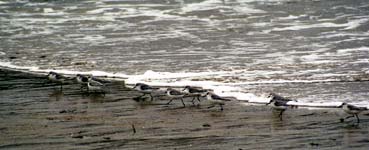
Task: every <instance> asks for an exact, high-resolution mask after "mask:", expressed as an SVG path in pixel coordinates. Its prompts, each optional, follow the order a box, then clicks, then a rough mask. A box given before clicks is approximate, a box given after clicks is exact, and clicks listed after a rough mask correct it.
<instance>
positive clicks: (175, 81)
mask: <svg viewBox="0 0 369 150" xmlns="http://www.w3.org/2000/svg"><path fill="white" fill-rule="evenodd" d="M0 67H2V68H8V69H12V70H18V71H23V72H28V73H35V74H47V73H48V72H50V71H54V72H57V73H61V74H64V75H69V76H75V75H76V74H88V75H93V76H95V77H101V78H107V79H109V80H112V81H114V80H125V82H126V84H128V85H131V86H132V85H133V84H135V83H138V82H141V83H147V84H149V85H152V86H159V87H168V86H169V87H184V86H186V85H190V86H196V87H202V88H204V89H209V90H213V91H214V92H215V93H216V94H217V95H220V96H222V97H233V98H235V99H237V100H239V101H244V102H248V103H261V104H265V103H268V102H269V101H270V99H269V98H267V97H266V96H263V95H262V96H258V95H255V94H254V93H248V92H244V90H243V89H242V88H241V87H242V86H241V85H252V84H279V83H283V84H285V83H314V82H328V81H336V80H334V79H327V80H269V81H254V82H240V83H222V82H217V81H194V80H191V79H192V78H193V77H209V76H210V77H211V76H222V75H226V74H228V75H229V74H232V73H235V72H238V71H222V72H210V71H209V72H198V73H170V72H154V71H146V72H145V73H144V74H142V75H126V74H122V73H109V72H104V71H73V70H52V69H40V68H38V67H23V66H17V65H13V64H11V63H10V62H0ZM341 103H342V102H314V103H310V102H304V101H298V102H288V104H290V105H298V106H306V107H338V106H339V105H340V104H341ZM360 105H366V106H367V105H368V104H367V103H364V102H361V103H360Z"/></svg>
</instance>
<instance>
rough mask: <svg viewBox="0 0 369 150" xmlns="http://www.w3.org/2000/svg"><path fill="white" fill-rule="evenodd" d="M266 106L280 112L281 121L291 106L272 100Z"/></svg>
mask: <svg viewBox="0 0 369 150" xmlns="http://www.w3.org/2000/svg"><path fill="white" fill-rule="evenodd" d="M266 105H271V106H272V108H273V109H275V110H279V111H280V113H279V115H278V117H279V120H282V115H283V112H284V111H286V109H287V108H288V106H289V105H287V102H286V101H278V100H274V99H272V100H270V102H269V103H268V104H266Z"/></svg>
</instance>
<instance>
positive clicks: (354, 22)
mask: <svg viewBox="0 0 369 150" xmlns="http://www.w3.org/2000/svg"><path fill="white" fill-rule="evenodd" d="M368 21H369V18H361V19H357V20H349V22H348V23H346V25H347V27H346V28H344V30H350V29H355V28H357V27H359V26H361V25H362V24H364V23H366V22H368Z"/></svg>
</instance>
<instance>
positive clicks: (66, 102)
mask: <svg viewBox="0 0 369 150" xmlns="http://www.w3.org/2000/svg"><path fill="white" fill-rule="evenodd" d="M0 83H1V84H0V89H1V90H0V95H1V101H0V116H1V119H0V122H1V123H0V133H1V135H2V136H1V137H0V149H367V148H368V146H369V137H368V132H369V116H368V115H369V114H368V112H364V113H363V114H361V115H360V118H361V123H360V124H357V123H356V120H355V119H349V120H345V122H343V123H342V122H340V120H339V119H340V118H342V117H345V116H347V114H344V113H343V111H342V110H340V109H306V108H299V109H290V110H287V111H286V112H285V114H284V116H283V120H282V121H280V120H279V118H278V116H277V115H278V112H274V111H272V110H271V109H270V107H268V106H265V105H249V104H243V103H241V102H239V101H232V102H229V103H226V105H225V107H224V108H225V109H224V111H219V108H218V107H214V108H210V109H208V108H207V106H208V105H207V104H206V102H204V101H206V100H203V101H202V102H203V103H201V105H200V106H192V104H191V102H190V100H191V99H185V103H186V105H187V107H185V108H183V107H182V103H181V102H180V101H179V100H178V101H174V102H173V103H172V104H171V105H165V104H166V103H167V102H168V99H167V98H166V97H157V98H155V100H154V101H153V102H151V101H144V102H142V101H141V102H137V101H135V100H134V99H135V97H137V96H139V95H140V93H138V92H135V91H132V90H130V89H127V88H125V87H124V85H123V84H119V83H107V87H108V91H107V94H106V96H105V97H104V96H102V95H99V94H88V93H86V92H83V91H81V90H80V86H79V85H78V84H68V85H64V86H63V90H62V91H61V90H60V86H59V85H57V84H54V83H48V82H47V80H46V79H44V78H35V77H26V76H24V74H21V73H9V72H7V73H5V72H4V71H1V72H0Z"/></svg>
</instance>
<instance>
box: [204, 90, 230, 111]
mask: <svg viewBox="0 0 369 150" xmlns="http://www.w3.org/2000/svg"><path fill="white" fill-rule="evenodd" d="M206 98H207V99H208V100H209V101H210V102H211V103H212V106H209V107H208V108H212V107H214V106H215V105H219V107H220V110H221V111H223V105H225V101H231V100H229V99H225V98H222V97H220V96H218V95H216V94H214V93H213V92H207V93H206Z"/></svg>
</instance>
